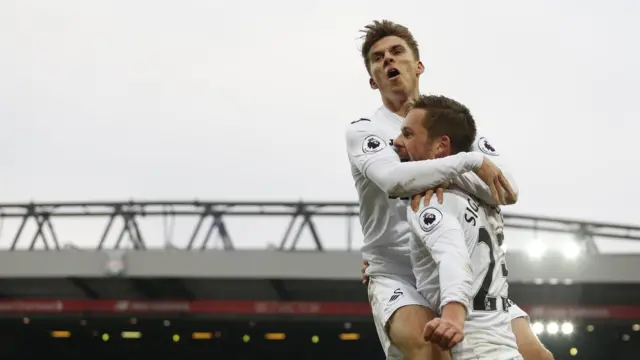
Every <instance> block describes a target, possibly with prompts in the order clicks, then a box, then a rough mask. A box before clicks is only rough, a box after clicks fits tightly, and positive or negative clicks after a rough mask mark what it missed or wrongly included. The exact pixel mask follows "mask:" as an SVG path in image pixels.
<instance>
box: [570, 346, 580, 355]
mask: <svg viewBox="0 0 640 360" xmlns="http://www.w3.org/2000/svg"><path fill="white" fill-rule="evenodd" d="M569 354H570V355H571V356H576V355H578V349H576V348H574V347H573V348H571V349H569Z"/></svg>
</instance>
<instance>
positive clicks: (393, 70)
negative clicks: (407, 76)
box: [387, 68, 400, 79]
mask: <svg viewBox="0 0 640 360" xmlns="http://www.w3.org/2000/svg"><path fill="white" fill-rule="evenodd" d="M398 76H400V71H398V69H396V68H391V69H389V70H387V78H388V79H393V78H395V77H398Z"/></svg>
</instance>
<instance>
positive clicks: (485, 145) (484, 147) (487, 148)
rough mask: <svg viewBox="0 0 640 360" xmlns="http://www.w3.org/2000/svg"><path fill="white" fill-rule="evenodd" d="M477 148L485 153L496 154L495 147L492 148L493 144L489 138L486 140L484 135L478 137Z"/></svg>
mask: <svg viewBox="0 0 640 360" xmlns="http://www.w3.org/2000/svg"><path fill="white" fill-rule="evenodd" d="M478 148H480V151H482V152H483V153H485V154H487V155H491V156H498V152H497V151H496V148H494V147H493V145H491V144H490V143H489V140H487V138H485V137H481V138H480V139H478Z"/></svg>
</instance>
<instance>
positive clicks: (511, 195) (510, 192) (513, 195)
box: [499, 175, 518, 204]
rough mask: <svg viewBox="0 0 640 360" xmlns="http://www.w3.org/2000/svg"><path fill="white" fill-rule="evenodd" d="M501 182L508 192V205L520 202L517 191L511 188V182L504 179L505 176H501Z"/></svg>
mask: <svg viewBox="0 0 640 360" xmlns="http://www.w3.org/2000/svg"><path fill="white" fill-rule="evenodd" d="M499 180H500V185H502V188H503V189H504V190H505V191H506V192H507V199H506V200H507V203H508V204H515V203H516V201H518V197H517V196H516V193H515V191H513V188H511V184H509V180H507V178H506V177H504V175H500V176H499Z"/></svg>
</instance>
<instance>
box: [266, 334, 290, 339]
mask: <svg viewBox="0 0 640 360" xmlns="http://www.w3.org/2000/svg"><path fill="white" fill-rule="evenodd" d="M264 338H265V339H267V340H284V339H286V338H287V335H286V334H285V333H266V334H264Z"/></svg>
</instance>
